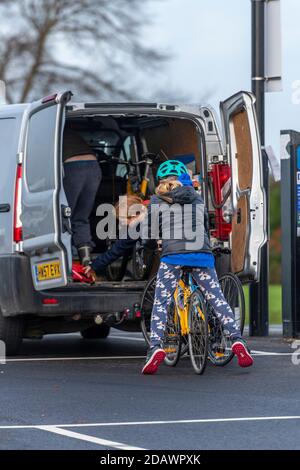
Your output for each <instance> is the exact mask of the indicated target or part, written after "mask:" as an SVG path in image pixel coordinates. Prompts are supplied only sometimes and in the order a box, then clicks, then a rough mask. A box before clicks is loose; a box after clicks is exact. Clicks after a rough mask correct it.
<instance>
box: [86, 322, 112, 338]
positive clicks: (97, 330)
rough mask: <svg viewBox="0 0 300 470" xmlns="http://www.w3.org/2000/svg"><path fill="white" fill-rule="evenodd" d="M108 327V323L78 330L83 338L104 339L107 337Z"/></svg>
mask: <svg viewBox="0 0 300 470" xmlns="http://www.w3.org/2000/svg"><path fill="white" fill-rule="evenodd" d="M109 331H110V327H109V326H108V325H99V326H92V327H91V328H87V329H86V330H83V331H81V332H80V334H81V336H82V337H83V338H84V339H105V338H107V337H108V335H109Z"/></svg>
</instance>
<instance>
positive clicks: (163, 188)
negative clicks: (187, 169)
mask: <svg viewBox="0 0 300 470" xmlns="http://www.w3.org/2000/svg"><path fill="white" fill-rule="evenodd" d="M180 186H182V184H181V183H180V181H177V180H164V181H161V182H160V183H159V185H158V186H157V188H156V189H155V192H156V194H157V195H158V196H162V195H163V194H165V193H169V192H170V191H173V189H176V188H179V187H180Z"/></svg>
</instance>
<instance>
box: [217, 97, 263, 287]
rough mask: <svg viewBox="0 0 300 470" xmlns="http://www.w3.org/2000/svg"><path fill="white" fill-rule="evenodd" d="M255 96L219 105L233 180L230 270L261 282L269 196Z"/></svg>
mask: <svg viewBox="0 0 300 470" xmlns="http://www.w3.org/2000/svg"><path fill="white" fill-rule="evenodd" d="M254 104H255V96H254V95H252V94H251V93H248V92H240V93H237V94H236V95H234V96H232V97H230V98H228V99H227V100H226V101H223V102H222V103H221V104H220V110H221V117H222V123H223V132H224V138H225V143H226V149H227V150H226V152H227V156H228V160H229V163H230V166H231V178H232V183H231V184H232V191H231V197H232V206H233V219H232V233H231V249H232V254H231V269H232V271H233V272H234V273H236V274H238V275H240V276H241V277H243V278H247V279H254V280H257V279H258V274H259V269H260V252H261V248H262V246H263V245H264V243H265V242H266V240H267V235H266V234H267V231H266V204H265V202H266V196H265V191H264V189H263V175H262V161H261V155H262V154H261V144H260V137H259V130H258V125H257V119H256V111H255V107H254Z"/></svg>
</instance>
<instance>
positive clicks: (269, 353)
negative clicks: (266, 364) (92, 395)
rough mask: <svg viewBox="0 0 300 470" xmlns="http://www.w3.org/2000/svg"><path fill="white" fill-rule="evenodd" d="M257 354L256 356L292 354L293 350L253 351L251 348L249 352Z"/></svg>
mask: <svg viewBox="0 0 300 470" xmlns="http://www.w3.org/2000/svg"><path fill="white" fill-rule="evenodd" d="M252 353H253V355H257V356H293V355H294V354H295V352H283V353H282V352H281V353H277V352H270V351H255V350H254V349H252V350H251V354H252Z"/></svg>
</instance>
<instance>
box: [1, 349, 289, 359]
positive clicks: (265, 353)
mask: <svg viewBox="0 0 300 470" xmlns="http://www.w3.org/2000/svg"><path fill="white" fill-rule="evenodd" d="M251 354H252V355H253V356H256V357H260V356H293V354H295V353H293V352H290V353H289V352H284V353H276V352H268V351H255V350H252V351H251ZM145 357H146V356H87V357H82V356H80V357H21V358H9V359H6V362H38V361H106V360H114V359H117V360H122V359H145ZM183 357H184V358H187V357H188V355H187V354H185V355H184V356H183Z"/></svg>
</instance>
